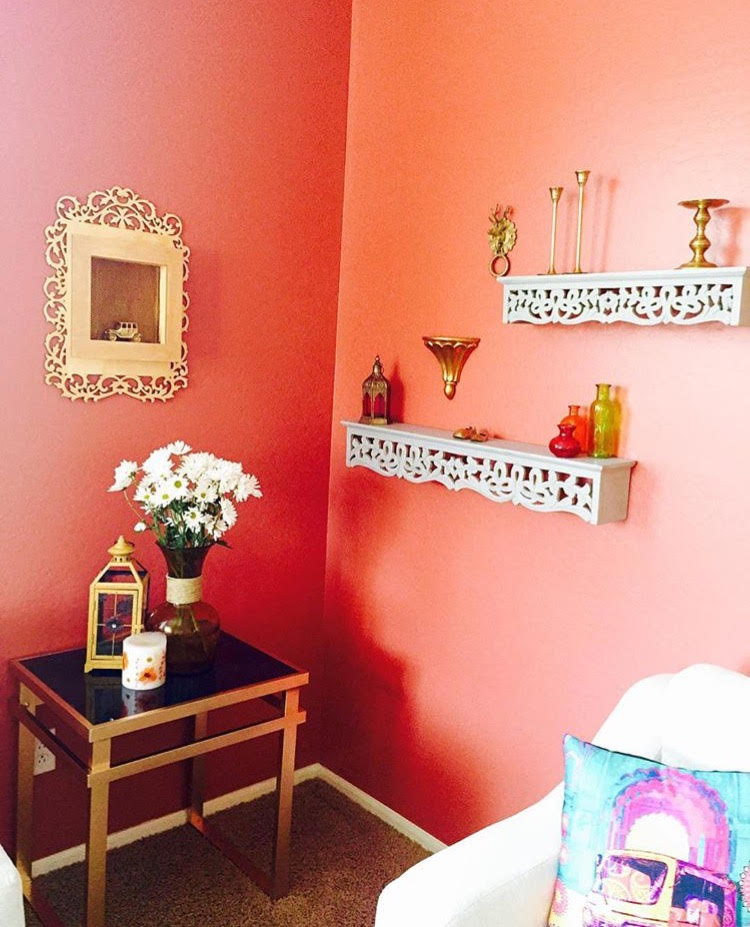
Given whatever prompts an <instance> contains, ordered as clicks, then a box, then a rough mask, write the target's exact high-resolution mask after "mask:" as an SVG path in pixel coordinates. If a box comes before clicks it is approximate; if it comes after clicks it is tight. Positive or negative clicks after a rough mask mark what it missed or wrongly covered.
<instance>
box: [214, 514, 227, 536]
mask: <svg viewBox="0 0 750 927" xmlns="http://www.w3.org/2000/svg"><path fill="white" fill-rule="evenodd" d="M226 530H227V525H225V524H224V522H223V521H222V520H221V519H218V520H217V521H215V522H214V524H213V527H212V528H211V537H212V538H213V539H214V540H215V541H218V540H219V538H220V537H221V536H222V534H224V532H225V531H226Z"/></svg>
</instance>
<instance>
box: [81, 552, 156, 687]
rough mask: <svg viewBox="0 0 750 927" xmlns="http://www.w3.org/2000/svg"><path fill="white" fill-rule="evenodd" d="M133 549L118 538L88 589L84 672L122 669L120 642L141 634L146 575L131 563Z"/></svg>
mask: <svg viewBox="0 0 750 927" xmlns="http://www.w3.org/2000/svg"><path fill="white" fill-rule="evenodd" d="M134 551H135V547H134V546H133V545H132V544H131V543H130V542H129V541H126V540H125V538H124V537H123V536H122V535H120V537H119V538H118V539H117V541H116V543H115V544H114V545H113V546H112V547H110V548H109V550H108V553H109V555H110V558H111V559H110V561H109V563H108V564H107V565H106V566H105V567H104V569H103V570H101V571H100V572H99V573H98V575H97V577H96V579H95V580H94V581H93V583H92V584H91V586H90V589H89V621H88V635H87V638H86V663H85V666H84V671H85V672H86V673H90V672H91V670H96V669H117V670H121V669H122V653H123V641H124V640H125V638H126V637H129V636H130V635H131V634H139V633H140V632H141V631H142V630H143V621H144V616H145V612H146V607H147V605H148V572H147V570H146V569H145V568H144V567H143V566H142V565H141V564H140V563H139V562H138V561H137V560H134V559H133V553H134Z"/></svg>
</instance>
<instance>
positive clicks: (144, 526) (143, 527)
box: [133, 521, 148, 531]
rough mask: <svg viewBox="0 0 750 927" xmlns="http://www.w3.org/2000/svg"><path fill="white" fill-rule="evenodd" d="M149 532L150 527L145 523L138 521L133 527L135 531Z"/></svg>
mask: <svg viewBox="0 0 750 927" xmlns="http://www.w3.org/2000/svg"><path fill="white" fill-rule="evenodd" d="M147 530H148V525H147V524H146V522H145V521H138V522H136V523H135V525H134V526H133V531H147Z"/></svg>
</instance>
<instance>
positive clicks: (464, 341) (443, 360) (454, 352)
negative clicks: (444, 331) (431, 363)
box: [422, 335, 479, 399]
mask: <svg viewBox="0 0 750 927" xmlns="http://www.w3.org/2000/svg"><path fill="white" fill-rule="evenodd" d="M422 341H424V343H425V345H426V347H428V348H429V349H430V351H432V353H433V354H434V355H435V357H436V358H437V360H438V363H439V364H440V371H441V373H442V374H443V384H444V386H443V392H444V393H445V395H446V396H447V397H448V399H453V397H454V396H455V395H456V386H457V385H458V383H459V381H460V379H461V371H462V370H463V369H464V364H465V363H466V359H467V358H468V356H469V355H470V354H471V352H472V351H473V350H474V349H475V348H476V347H477V345H478V344H479V338H451V337H443V336H441V335H424V336H423V337H422Z"/></svg>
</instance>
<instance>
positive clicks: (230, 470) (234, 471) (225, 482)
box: [210, 459, 242, 493]
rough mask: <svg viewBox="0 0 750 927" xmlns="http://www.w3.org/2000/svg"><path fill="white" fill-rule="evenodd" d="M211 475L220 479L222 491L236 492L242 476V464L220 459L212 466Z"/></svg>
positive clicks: (220, 489)
mask: <svg viewBox="0 0 750 927" xmlns="http://www.w3.org/2000/svg"><path fill="white" fill-rule="evenodd" d="M210 476H211V478H212V479H214V480H217V481H218V483H219V491H220V492H222V493H224V492H234V490H235V489H236V488H237V483H238V482H239V480H240V477H241V476H242V464H239V463H232V461H231V460H221V459H219V460H217V461H216V462H215V463H214V465H213V467H212V468H211V471H210Z"/></svg>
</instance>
